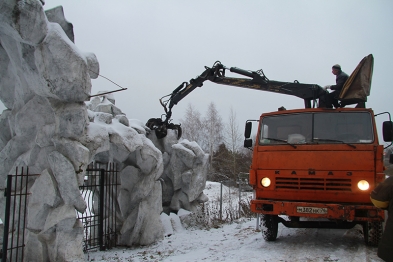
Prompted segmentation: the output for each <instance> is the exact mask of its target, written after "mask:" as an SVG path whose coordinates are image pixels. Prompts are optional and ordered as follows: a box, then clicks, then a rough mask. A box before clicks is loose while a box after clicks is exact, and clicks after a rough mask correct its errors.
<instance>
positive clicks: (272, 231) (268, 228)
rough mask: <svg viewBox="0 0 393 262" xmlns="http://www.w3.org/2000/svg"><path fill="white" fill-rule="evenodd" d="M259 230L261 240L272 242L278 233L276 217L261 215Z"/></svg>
mask: <svg viewBox="0 0 393 262" xmlns="http://www.w3.org/2000/svg"><path fill="white" fill-rule="evenodd" d="M261 229H262V236H263V239H265V240H266V241H274V240H276V238H277V233H278V216H277V215H262V221H261Z"/></svg>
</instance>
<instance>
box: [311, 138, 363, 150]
mask: <svg viewBox="0 0 393 262" xmlns="http://www.w3.org/2000/svg"><path fill="white" fill-rule="evenodd" d="M313 141H317V142H318V141H326V142H338V143H342V144H346V145H348V146H350V147H352V148H356V146H355V145H352V144H350V143H347V142H344V141H342V140H336V139H328V138H314V139H313Z"/></svg>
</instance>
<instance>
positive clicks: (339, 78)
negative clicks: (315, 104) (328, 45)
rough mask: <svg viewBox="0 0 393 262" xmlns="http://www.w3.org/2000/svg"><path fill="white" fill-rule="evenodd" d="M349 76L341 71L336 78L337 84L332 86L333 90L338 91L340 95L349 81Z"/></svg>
mask: <svg viewBox="0 0 393 262" xmlns="http://www.w3.org/2000/svg"><path fill="white" fill-rule="evenodd" d="M348 77H349V76H348V75H347V74H346V73H344V72H343V71H341V72H340V73H339V74H338V75H337V76H336V84H335V85H332V86H330V89H331V90H334V91H337V93H338V94H340V92H341V89H343V86H344V84H345V81H347V79H348Z"/></svg>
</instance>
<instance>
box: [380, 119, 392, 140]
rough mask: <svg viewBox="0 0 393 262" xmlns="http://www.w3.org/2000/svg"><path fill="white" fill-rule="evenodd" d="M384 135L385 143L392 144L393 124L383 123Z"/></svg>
mask: <svg viewBox="0 0 393 262" xmlns="http://www.w3.org/2000/svg"><path fill="white" fill-rule="evenodd" d="M382 135H383V141H385V142H392V141H393V122H392V121H385V122H383V123H382Z"/></svg>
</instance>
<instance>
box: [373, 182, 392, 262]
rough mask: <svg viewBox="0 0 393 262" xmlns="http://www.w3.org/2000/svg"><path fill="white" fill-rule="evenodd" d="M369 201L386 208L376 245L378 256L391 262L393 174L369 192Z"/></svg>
mask: <svg viewBox="0 0 393 262" xmlns="http://www.w3.org/2000/svg"><path fill="white" fill-rule="evenodd" d="M371 201H372V202H373V204H374V205H375V206H376V207H378V208H382V209H387V210H388V219H387V221H386V226H385V231H384V232H383V235H382V238H381V240H380V242H379V245H378V256H379V257H380V258H382V259H383V260H385V261H388V262H393V176H391V177H389V178H387V179H385V181H383V182H382V183H380V184H379V185H378V186H377V187H376V188H375V189H374V190H373V191H372V192H371Z"/></svg>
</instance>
